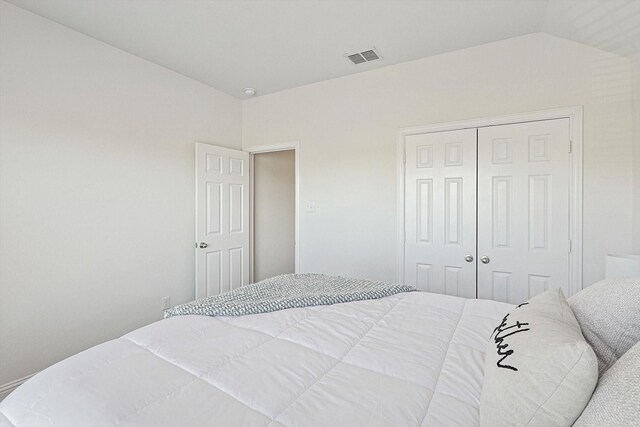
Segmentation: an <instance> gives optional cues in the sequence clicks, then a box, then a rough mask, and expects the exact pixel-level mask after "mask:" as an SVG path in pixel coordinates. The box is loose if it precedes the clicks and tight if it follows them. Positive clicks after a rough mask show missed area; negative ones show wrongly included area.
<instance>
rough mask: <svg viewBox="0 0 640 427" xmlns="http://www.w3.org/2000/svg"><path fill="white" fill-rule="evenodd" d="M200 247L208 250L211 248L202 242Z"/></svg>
mask: <svg viewBox="0 0 640 427" xmlns="http://www.w3.org/2000/svg"><path fill="white" fill-rule="evenodd" d="M198 246H199V247H200V249H206V248H208V247H209V245H207V244H206V243H205V242H200V244H199V245H198Z"/></svg>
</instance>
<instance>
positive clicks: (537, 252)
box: [478, 119, 570, 304]
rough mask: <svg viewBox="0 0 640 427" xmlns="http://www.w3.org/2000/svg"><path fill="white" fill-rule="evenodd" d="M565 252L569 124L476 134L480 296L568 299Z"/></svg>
mask: <svg viewBox="0 0 640 427" xmlns="http://www.w3.org/2000/svg"><path fill="white" fill-rule="evenodd" d="M569 250H570V245H569V119H556V120H545V121H538V122H530V123H518V124H512V125H503V126H492V127H486V128H480V129H478V261H480V262H479V263H478V296H479V297H480V298H487V299H495V300H499V301H505V302H509V303H514V304H519V303H521V302H524V301H526V300H527V299H529V298H530V297H532V296H534V295H536V294H538V293H540V292H543V291H545V290H546V289H548V288H550V287H561V288H563V290H564V291H565V293H568V284H569V283H568V281H569ZM483 257H486V258H483ZM483 259H484V261H485V262H486V263H485V262H483Z"/></svg>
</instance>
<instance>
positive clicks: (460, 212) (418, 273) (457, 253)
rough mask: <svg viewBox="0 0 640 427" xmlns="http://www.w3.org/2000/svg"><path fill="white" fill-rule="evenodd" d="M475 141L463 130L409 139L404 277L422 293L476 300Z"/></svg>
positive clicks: (472, 134)
mask: <svg viewBox="0 0 640 427" xmlns="http://www.w3.org/2000/svg"><path fill="white" fill-rule="evenodd" d="M476 137H477V136H476V130H475V129H465V130H458V131H451V132H437V133H430V134H422V135H412V136H408V137H407V138H406V146H405V150H406V165H405V171H406V175H405V232H406V241H405V272H404V273H405V282H406V283H407V284H411V285H414V286H416V287H417V288H418V289H420V290H423V291H428V292H436V293H442V294H448V295H457V296H462V297H467V298H475V297H476V264H475V252H476V155H477V142H476ZM466 255H471V256H472V257H473V258H474V259H473V260H472V261H471V262H468V261H466V260H465V256H466Z"/></svg>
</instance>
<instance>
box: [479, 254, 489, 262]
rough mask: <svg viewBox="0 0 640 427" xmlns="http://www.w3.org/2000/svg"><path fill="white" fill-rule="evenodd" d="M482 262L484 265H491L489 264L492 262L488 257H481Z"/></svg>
mask: <svg viewBox="0 0 640 427" xmlns="http://www.w3.org/2000/svg"><path fill="white" fill-rule="evenodd" d="M480 262H482V263H483V264H489V262H491V259H490V258H489V257H488V256H486V255H484V256H481V257H480Z"/></svg>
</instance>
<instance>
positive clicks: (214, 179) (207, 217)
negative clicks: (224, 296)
mask: <svg viewBox="0 0 640 427" xmlns="http://www.w3.org/2000/svg"><path fill="white" fill-rule="evenodd" d="M196 192H197V194H196V238H197V240H198V241H197V243H196V298H204V297H207V296H210V295H216V294H219V293H222V292H226V291H228V290H231V289H236V288H239V287H240V286H242V285H245V284H247V283H249V153H246V152H243V151H238V150H231V149H228V148H222V147H217V146H214V145H208V144H196Z"/></svg>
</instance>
